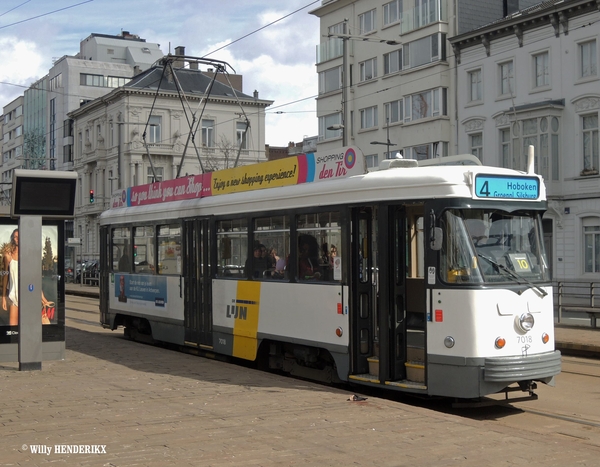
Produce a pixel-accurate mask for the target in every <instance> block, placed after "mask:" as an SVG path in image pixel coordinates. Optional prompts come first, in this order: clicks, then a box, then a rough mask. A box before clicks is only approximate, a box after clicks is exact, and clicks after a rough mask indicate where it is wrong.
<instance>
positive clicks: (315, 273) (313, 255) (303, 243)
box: [298, 235, 321, 281]
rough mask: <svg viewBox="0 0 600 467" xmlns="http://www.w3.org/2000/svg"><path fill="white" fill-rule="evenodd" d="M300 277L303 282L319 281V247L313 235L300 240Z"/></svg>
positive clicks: (304, 236)
mask: <svg viewBox="0 0 600 467" xmlns="http://www.w3.org/2000/svg"><path fill="white" fill-rule="evenodd" d="M299 240H300V241H299V258H298V276H299V278H300V280H301V281H309V280H319V279H320V278H321V271H320V268H319V247H318V244H317V240H316V239H315V238H314V237H313V236H311V235H303V236H301V237H300V238H299Z"/></svg>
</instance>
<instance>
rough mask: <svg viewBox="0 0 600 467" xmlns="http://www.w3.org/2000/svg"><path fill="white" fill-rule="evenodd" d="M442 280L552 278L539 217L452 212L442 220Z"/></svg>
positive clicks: (471, 281)
mask: <svg viewBox="0 0 600 467" xmlns="http://www.w3.org/2000/svg"><path fill="white" fill-rule="evenodd" d="M441 227H442V230H443V232H444V242H443V246H442V250H441V268H440V270H441V271H443V274H444V276H443V279H444V281H446V282H453V283H484V282H514V281H515V279H518V278H519V277H522V278H524V279H527V280H529V281H547V280H549V279H550V276H549V271H548V263H547V260H546V254H545V251H544V243H543V232H542V227H541V220H540V218H539V216H538V215H537V213H532V212H524V211H519V212H512V213H509V212H505V211H499V210H484V209H470V210H466V209H465V210H461V209H450V210H447V211H446V212H445V213H444V215H443V217H442V221H441Z"/></svg>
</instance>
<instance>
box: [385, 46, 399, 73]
mask: <svg viewBox="0 0 600 467" xmlns="http://www.w3.org/2000/svg"><path fill="white" fill-rule="evenodd" d="M400 70H402V49H400V50H394V51H393V52H390V53H389V54H384V55H383V74H384V75H389V74H390V73H395V72H397V71H400Z"/></svg>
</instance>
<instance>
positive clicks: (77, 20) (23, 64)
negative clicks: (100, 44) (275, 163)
mask: <svg viewBox="0 0 600 467" xmlns="http://www.w3.org/2000/svg"><path fill="white" fill-rule="evenodd" d="M310 3H311V0H287V1H286V2H273V1H272V0H227V2H202V6H201V7H200V6H199V3H198V2H193V1H190V0H172V1H171V3H170V4H169V5H168V7H166V6H165V4H164V2H160V0H143V1H142V0H129V1H128V7H127V8H126V9H123V8H121V6H120V5H121V4H120V3H117V2H116V1H115V0H102V1H93V2H89V3H85V4H82V5H79V6H77V7H75V8H72V9H68V10H65V11H60V12H57V13H53V14H51V15H48V16H45V17H43V18H40V19H36V20H33V21H30V22H24V23H21V24H18V25H16V26H11V27H10V28H7V29H0V59H2V62H0V63H3V64H6V63H8V64H10V66H8V67H7V66H2V67H0V81H2V82H9V83H12V84H11V85H6V84H0V106H4V105H6V104H8V103H9V102H11V101H12V100H13V99H15V98H16V97H18V96H19V95H22V94H23V91H24V90H25V89H26V87H28V86H29V85H30V84H32V83H33V82H34V81H36V80H38V79H39V78H41V77H42V76H44V75H45V74H46V73H48V70H49V69H50V68H51V66H52V58H54V57H61V56H63V55H75V54H76V53H77V52H78V51H79V41H81V40H83V39H85V38H86V37H88V36H89V35H90V34H92V33H100V34H113V35H117V34H119V33H120V31H122V30H126V31H129V32H130V33H132V34H137V35H139V36H140V37H141V38H143V39H146V40H147V41H148V42H151V43H158V44H160V48H161V50H162V51H163V53H165V54H166V53H168V52H169V49H170V50H171V52H174V50H175V47H177V46H185V48H186V50H185V53H186V54H187V55H191V56H196V57H202V56H204V55H205V54H207V53H209V52H212V51H214V50H217V49H219V48H221V47H223V46H226V47H224V48H223V49H221V50H218V51H217V52H215V53H214V54H212V55H210V57H211V58H214V59H216V60H223V61H226V62H228V63H229V64H230V65H231V66H232V67H233V68H234V69H235V71H236V72H237V73H238V74H242V75H243V83H244V89H243V91H244V93H246V94H249V95H252V93H253V92H254V90H258V91H259V93H260V98H261V99H267V100H273V101H275V102H274V104H273V105H272V107H278V106H282V105H283V104H286V103H289V102H293V101H297V100H301V102H299V103H297V104H293V105H289V106H284V107H280V108H278V109H275V110H276V111H279V112H284V113H277V114H276V113H274V111H273V112H269V109H268V108H267V117H266V120H267V129H266V143H267V144H271V145H287V143H288V142H289V141H296V142H298V141H300V140H301V139H302V137H303V136H304V135H314V134H316V129H317V119H316V112H315V109H316V103H315V101H314V98H313V97H312V96H314V95H315V94H316V93H317V84H318V76H317V73H316V71H315V46H316V45H317V44H318V43H319V19H318V18H317V17H315V16H313V15H310V14H309V13H308V12H309V11H310V10H311V9H314V8H316V7H317V5H316V4H313V5H311V6H309V7H307V8H304V9H302V10H300V11H298V12H297V13H294V14H292V12H294V11H296V10H298V9H300V8H302V7H304V6H307V5H309V4H310ZM65 6H67V4H63V3H62V1H59V2H56V1H50V0H38V1H36V3H35V5H34V3H33V2H32V3H27V4H24V5H23V7H22V8H18V9H16V10H15V11H13V12H12V13H11V14H10V18H9V15H7V16H5V17H3V20H5V24H7V25H10V23H16V22H17V21H21V20H24V19H26V18H31V17H34V16H35V15H37V14H41V13H46V12H51V11H54V10H58V9H60V8H64V7H65ZM131 11H136V12H137V13H136V14H135V15H131ZM283 17H286V18H284V19H282V20H281V21H277V22H275V23H274V24H272V25H270V26H267V27H264V26H266V25H268V24H270V23H273V22H274V21H276V20H278V19H280V18H283ZM263 27H264V28H263ZM261 28H263V29H261ZM245 36H247V37H245ZM19 37H27V40H21V39H18V38H19ZM234 41H235V42H234ZM231 42H234V43H233V44H231V45H228V44H230V43H231ZM36 44H37V45H36ZM14 85H17V86H14ZM19 86H23V87H19ZM303 99H305V100H303Z"/></svg>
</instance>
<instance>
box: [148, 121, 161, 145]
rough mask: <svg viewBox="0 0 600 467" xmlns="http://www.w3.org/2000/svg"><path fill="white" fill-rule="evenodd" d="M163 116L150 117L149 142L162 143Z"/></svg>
mask: <svg viewBox="0 0 600 467" xmlns="http://www.w3.org/2000/svg"><path fill="white" fill-rule="evenodd" d="M161 122H162V117H160V116H157V115H151V116H150V118H149V119H148V142H149V143H155V144H156V143H160V141H161V140H160V124H161Z"/></svg>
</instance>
